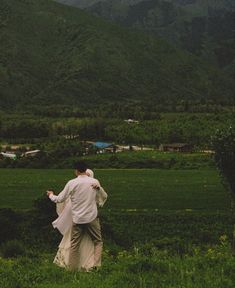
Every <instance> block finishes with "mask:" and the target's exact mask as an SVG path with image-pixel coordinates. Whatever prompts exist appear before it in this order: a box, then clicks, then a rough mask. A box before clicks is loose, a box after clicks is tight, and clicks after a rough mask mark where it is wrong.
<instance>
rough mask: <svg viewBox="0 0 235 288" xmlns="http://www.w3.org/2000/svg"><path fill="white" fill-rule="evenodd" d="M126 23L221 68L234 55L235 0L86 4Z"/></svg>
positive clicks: (168, 0) (107, 1)
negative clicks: (160, 37) (162, 38)
mask: <svg viewBox="0 0 235 288" xmlns="http://www.w3.org/2000/svg"><path fill="white" fill-rule="evenodd" d="M88 10H89V11H90V12H92V13H94V14H96V15H99V16H102V17H105V18H107V19H111V20H115V21H117V22H119V23H121V24H123V25H125V26H128V27H132V28H138V29H142V30H144V31H148V32H151V33H153V34H155V35H157V36H162V37H164V38H165V39H167V40H168V41H170V42H171V43H173V44H176V45H178V46H179V47H181V48H183V49H186V50H188V51H190V52H193V53H195V54H197V55H201V56H203V57H204V58H207V59H208V54H209V60H210V62H211V63H213V64H215V65H217V66H218V67H220V68H224V67H227V66H229V65H230V64H231V63H232V62H233V61H234V59H235V39H234V31H235V21H234V19H235V1H233V0H207V1H205V0H142V1H141V2H138V3H135V4H133V5H129V4H128V3H127V2H125V1H122V0H106V1H102V2H99V3H96V4H95V5H93V6H91V7H89V8H88Z"/></svg>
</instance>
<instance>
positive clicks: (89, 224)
mask: <svg viewBox="0 0 235 288" xmlns="http://www.w3.org/2000/svg"><path fill="white" fill-rule="evenodd" d="M75 174H76V176H77V177H76V178H75V179H72V180H70V181H69V182H68V183H67V184H66V185H65V187H64V189H63V191H61V192H60V193H59V195H57V196H56V195H54V193H53V191H47V195H48V197H49V198H50V200H51V201H53V202H55V203H56V204H57V205H56V206H57V207H56V210H57V214H58V215H59V216H58V218H57V219H56V220H55V221H54V222H53V223H52V224H53V226H54V228H57V229H58V230H59V231H60V233H61V234H62V235H63V238H62V241H61V242H60V245H59V250H58V252H57V254H56V257H55V259H54V263H55V264H57V265H58V266H60V267H64V268H68V269H69V270H72V271H79V270H84V271H90V270H91V269H93V268H97V267H99V266H101V256H102V247H103V241H102V235H101V227H100V222H99V218H98V207H102V206H103V204H104V203H105V201H106V199H107V194H106V192H105V191H104V189H103V188H102V187H101V185H100V183H99V181H98V180H97V179H94V178H93V177H94V174H93V171H92V170H90V169H87V166H86V164H85V163H84V162H77V163H76V164H75Z"/></svg>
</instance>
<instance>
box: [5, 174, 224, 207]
mask: <svg viewBox="0 0 235 288" xmlns="http://www.w3.org/2000/svg"><path fill="white" fill-rule="evenodd" d="M95 176H96V178H98V179H99V180H100V182H101V184H102V186H103V187H104V188H105V190H106V191H107V192H108V194H109V201H108V202H107V205H106V208H105V209H111V210H120V209H160V210H181V209H195V210H199V209H200V210H206V211H209V210H210V211H216V210H227V209H228V208H229V202H230V201H229V196H228V193H227V192H226V191H225V189H224V187H223V186H222V184H221V183H220V178H219V175H218V171H217V170H215V169H201V170H164V169H163V170H160V169H142V170H134V169H132V170H124V169H119V170H115V169H113V170H112V169H104V170H95ZM73 177H74V175H73V171H72V170H53V169H51V170H46V169H44V170H40V169H38V170H37V169H0V195H1V203H0V207H1V208H3V207H10V208H14V209H28V208H31V207H32V204H33V201H34V200H35V199H37V198H39V197H40V196H42V195H43V193H45V191H46V190H47V189H49V188H50V189H53V190H55V191H56V192H59V191H60V190H62V189H63V187H64V185H65V183H66V182H67V181H68V180H69V179H71V178H73Z"/></svg>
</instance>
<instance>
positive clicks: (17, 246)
mask: <svg viewBox="0 0 235 288" xmlns="http://www.w3.org/2000/svg"><path fill="white" fill-rule="evenodd" d="M0 250H1V254H2V256H3V257H4V258H14V257H18V256H22V255H24V254H25V252H26V250H25V247H24V245H23V243H22V242H20V241H19V240H10V241H8V242H6V243H4V244H2V246H1V249H0Z"/></svg>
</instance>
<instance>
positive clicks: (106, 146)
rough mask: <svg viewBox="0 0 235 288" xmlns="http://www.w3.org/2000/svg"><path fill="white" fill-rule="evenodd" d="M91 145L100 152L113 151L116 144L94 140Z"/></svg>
mask: <svg viewBox="0 0 235 288" xmlns="http://www.w3.org/2000/svg"><path fill="white" fill-rule="evenodd" d="M93 146H94V147H95V148H96V149H97V151H99V152H100V153H104V152H115V150H116V146H115V145H114V144H112V143H106V142H95V143H93Z"/></svg>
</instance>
